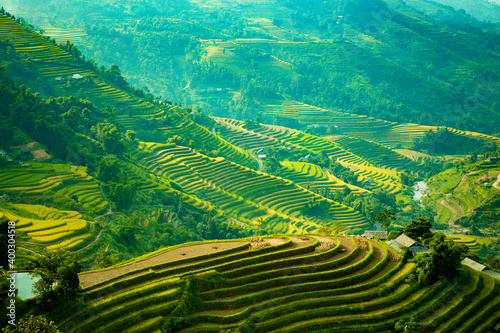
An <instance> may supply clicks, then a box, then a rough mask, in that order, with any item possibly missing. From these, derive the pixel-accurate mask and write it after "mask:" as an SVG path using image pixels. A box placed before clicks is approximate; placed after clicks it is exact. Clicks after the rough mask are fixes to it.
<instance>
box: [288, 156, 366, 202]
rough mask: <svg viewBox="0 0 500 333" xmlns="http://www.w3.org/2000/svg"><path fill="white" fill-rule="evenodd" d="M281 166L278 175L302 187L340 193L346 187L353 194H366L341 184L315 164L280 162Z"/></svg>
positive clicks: (354, 187) (358, 189)
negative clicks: (281, 168)
mask: <svg viewBox="0 0 500 333" xmlns="http://www.w3.org/2000/svg"><path fill="white" fill-rule="evenodd" d="M281 164H282V165H283V167H284V169H283V170H282V171H281V172H280V175H281V176H282V177H283V178H286V179H289V180H291V181H293V182H295V183H297V184H298V185H300V186H302V187H308V186H311V187H313V188H315V189H316V190H322V189H328V190H329V191H341V190H343V189H344V188H345V187H348V188H349V189H351V190H352V191H353V193H357V194H360V193H366V192H368V191H367V190H365V189H363V188H360V187H357V186H353V185H350V184H347V183H345V182H343V181H342V180H340V179H338V178H336V177H335V176H333V175H332V174H331V173H330V172H329V171H324V170H323V169H322V168H320V167H319V166H317V165H316V164H311V163H304V162H289V161H285V162H282V163H281Z"/></svg>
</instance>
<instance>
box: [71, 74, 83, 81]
mask: <svg viewBox="0 0 500 333" xmlns="http://www.w3.org/2000/svg"><path fill="white" fill-rule="evenodd" d="M71 78H72V79H75V80H81V79H83V76H82V75H80V74H74V75H73V76H72V77H71Z"/></svg>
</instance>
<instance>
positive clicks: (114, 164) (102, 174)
mask: <svg viewBox="0 0 500 333" xmlns="http://www.w3.org/2000/svg"><path fill="white" fill-rule="evenodd" d="M97 178H99V179H100V180H101V181H103V182H105V183H108V182H115V183H117V182H119V181H120V180H121V178H122V171H121V169H120V161H119V160H118V159H117V158H116V157H115V156H113V155H107V156H104V157H103V158H102V159H101V161H100V162H99V169H98V170H97Z"/></svg>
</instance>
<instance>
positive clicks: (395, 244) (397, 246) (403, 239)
mask: <svg viewBox="0 0 500 333" xmlns="http://www.w3.org/2000/svg"><path fill="white" fill-rule="evenodd" d="M387 244H388V245H389V246H390V247H392V248H393V249H394V250H396V251H397V252H399V253H401V252H402V247H407V248H408V249H410V251H411V253H412V254H413V256H416V255H419V254H422V253H426V252H429V249H428V248H427V247H426V246H424V245H423V244H422V243H420V242H419V241H416V240H414V239H413V238H410V237H408V236H406V235H405V234H403V235H401V236H399V237H398V238H396V239H393V240H390V241H388V242H387Z"/></svg>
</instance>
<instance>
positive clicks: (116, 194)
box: [111, 184, 137, 209]
mask: <svg viewBox="0 0 500 333" xmlns="http://www.w3.org/2000/svg"><path fill="white" fill-rule="evenodd" d="M136 194H137V189H136V187H135V185H134V184H116V185H114V186H113V187H112V189H111V198H112V199H113V201H114V202H115V203H116V205H117V206H118V208H119V209H128V208H129V207H130V205H132V203H133V202H134V198H135V196H136Z"/></svg>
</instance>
